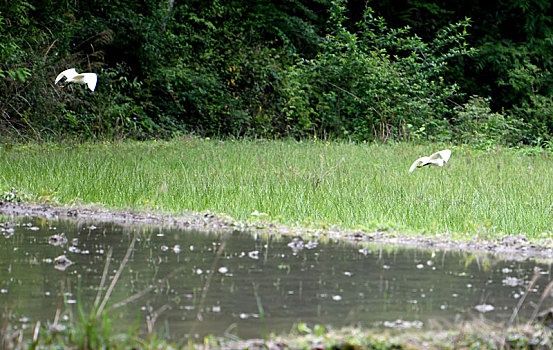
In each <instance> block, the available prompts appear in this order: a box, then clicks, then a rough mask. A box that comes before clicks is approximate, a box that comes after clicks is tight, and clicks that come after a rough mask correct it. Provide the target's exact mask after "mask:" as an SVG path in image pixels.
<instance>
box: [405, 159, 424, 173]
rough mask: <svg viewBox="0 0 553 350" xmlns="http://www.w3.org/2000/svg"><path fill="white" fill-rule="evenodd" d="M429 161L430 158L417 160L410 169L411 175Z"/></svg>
mask: <svg viewBox="0 0 553 350" xmlns="http://www.w3.org/2000/svg"><path fill="white" fill-rule="evenodd" d="M427 160H428V157H420V158H419V159H417V160H415V161H414V162H413V164H412V165H411V167H410V168H409V173H412V172H413V171H414V170H415V169H416V168H417V167H418V166H419V165H421V164H423V163H424V162H426V161H427Z"/></svg>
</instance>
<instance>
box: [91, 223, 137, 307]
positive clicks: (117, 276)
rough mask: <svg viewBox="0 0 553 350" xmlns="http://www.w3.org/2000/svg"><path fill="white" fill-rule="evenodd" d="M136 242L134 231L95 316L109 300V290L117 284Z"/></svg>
mask: <svg viewBox="0 0 553 350" xmlns="http://www.w3.org/2000/svg"><path fill="white" fill-rule="evenodd" d="M135 242H136V233H135V234H134V237H133V239H132V241H131V244H129V248H127V253H126V254H125V257H124V258H123V261H121V264H120V265H119V269H118V270H117V272H116V273H115V276H114V277H113V280H112V281H111V283H110V285H109V287H108V290H107V292H106V295H105V296H104V299H103V300H102V303H101V304H100V307H98V310H96V318H99V317H100V315H101V314H102V312H103V311H104V308H105V307H106V304H107V302H108V300H109V297H110V296H111V292H113V288H115V285H116V284H117V281H118V280H119V277H121V273H122V272H123V269H124V268H125V265H126V264H127V261H129V257H130V255H131V252H132V250H133V248H134V243H135Z"/></svg>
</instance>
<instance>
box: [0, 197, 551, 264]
mask: <svg viewBox="0 0 553 350" xmlns="http://www.w3.org/2000/svg"><path fill="white" fill-rule="evenodd" d="M0 215H9V216H33V217H43V218H47V219H70V220H79V221H87V220H88V221H92V220H93V221H105V222H116V223H120V224H124V225H156V226H169V227H174V228H181V229H199V230H207V231H218V230H241V231H250V232H258V233H269V234H279V235H287V236H301V237H309V238H318V239H331V240H346V241H351V242H372V243H386V244H394V245H402V246H410V247H417V248H428V249H455V250H465V251H471V252H487V253H494V254H498V255H501V257H502V258H506V259H515V260H519V259H526V258H536V259H546V260H553V240H551V239H549V240H544V241H541V242H539V243H533V242H529V241H528V239H527V238H526V237H525V236H522V235H519V236H507V237H504V238H502V239H500V240H497V241H487V240H480V239H474V240H472V241H463V242H459V241H453V240H449V239H448V238H447V237H446V236H445V235H436V236H431V237H429V236H422V235H415V236H412V235H409V236H405V235H404V236H402V235H401V234H399V233H398V232H391V231H385V232H379V231H373V232H370V231H369V232H367V231H361V230H341V229H336V228H333V229H310V228H303V227H289V226H284V225H280V224H275V223H271V222H258V223H255V224H246V223H242V222H238V221H236V220H234V219H232V218H230V217H226V216H217V215H215V214H213V213H210V212H202V213H197V212H185V213H182V215H179V216H173V215H161V214H156V213H149V212H135V211H129V210H121V211H109V210H104V209H97V208H91V207H55V206H49V205H42V204H29V203H12V202H0Z"/></svg>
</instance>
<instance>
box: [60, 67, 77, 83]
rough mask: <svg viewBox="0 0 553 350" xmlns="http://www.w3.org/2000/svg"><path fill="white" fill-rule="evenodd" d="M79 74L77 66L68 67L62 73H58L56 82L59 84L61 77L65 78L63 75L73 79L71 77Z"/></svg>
mask: <svg viewBox="0 0 553 350" xmlns="http://www.w3.org/2000/svg"><path fill="white" fill-rule="evenodd" d="M78 74H79V73H77V71H76V70H75V68H69V69H66V70H64V71H63V72H61V73H60V74H58V76H57V77H56V82H55V83H54V84H57V83H58V81H60V80H61V78H63V77H66V78H67V79H71V78H73V77H74V76H76V75H78Z"/></svg>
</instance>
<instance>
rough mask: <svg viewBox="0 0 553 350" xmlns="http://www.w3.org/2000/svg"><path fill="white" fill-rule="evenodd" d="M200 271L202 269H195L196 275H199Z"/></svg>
mask: <svg viewBox="0 0 553 350" xmlns="http://www.w3.org/2000/svg"><path fill="white" fill-rule="evenodd" d="M202 273H204V272H203V271H202V269H196V275H201V274H202Z"/></svg>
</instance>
